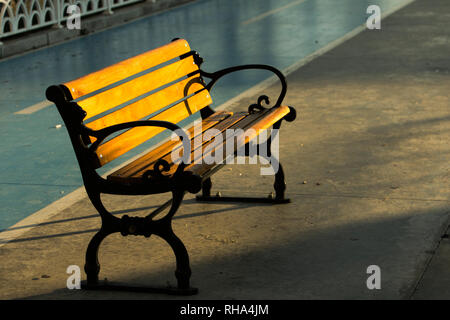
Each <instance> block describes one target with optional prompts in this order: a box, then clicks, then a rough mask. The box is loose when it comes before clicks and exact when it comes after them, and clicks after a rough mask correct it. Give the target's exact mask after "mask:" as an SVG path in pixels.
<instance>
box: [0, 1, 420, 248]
mask: <svg viewBox="0 0 450 320" xmlns="http://www.w3.org/2000/svg"><path fill="white" fill-rule="evenodd" d="M414 1H415V0H407V1H406V2H404V3H402V4H400V5H398V6H396V7H394V8H392V9H390V10H388V11H386V12H385V13H382V18H383V19H384V18H387V17H388V16H390V15H391V14H393V13H394V12H395V11H397V10H400V9H401V8H403V7H405V6H407V5H408V4H410V3H412V2H414ZM365 29H366V24H365V23H364V24H363V25H361V26H359V27H357V28H356V29H354V30H352V31H350V32H349V33H347V34H346V35H344V36H343V37H341V38H339V39H337V40H335V41H333V42H331V43H329V44H328V45H326V46H325V47H323V48H321V49H319V50H317V51H316V52H314V53H312V54H311V55H309V56H307V57H306V58H303V59H301V60H300V61H297V62H296V63H294V64H292V65H290V66H289V67H287V68H286V69H283V73H284V75H286V76H287V75H289V74H290V73H292V72H294V71H296V70H297V69H299V68H300V67H302V66H304V65H305V64H307V63H308V62H311V61H312V60H314V59H315V58H317V57H319V56H320V55H322V54H324V53H326V52H328V51H330V50H332V49H334V48H335V47H337V46H338V45H340V44H342V43H343V42H345V41H347V40H349V39H351V38H353V37H354V36H356V35H357V34H359V33H360V32H362V31H364V30H365ZM277 79H278V78H277V77H276V76H273V77H271V78H269V79H266V80H264V81H262V82H260V83H259V84H257V85H256V86H254V87H252V88H250V89H248V90H246V91H244V92H242V93H241V94H239V95H238V96H236V97H234V98H232V99H230V100H228V101H227V102H225V103H223V104H221V105H220V106H218V107H217V108H215V109H214V110H217V111H220V110H223V109H225V108H227V107H228V106H230V105H232V104H233V103H235V102H237V101H238V100H240V99H244V98H249V97H252V96H255V93H256V92H258V91H261V90H263V89H265V88H267V87H268V86H270V85H272V84H273V83H275V82H276V81H277ZM187 126H189V125H187ZM164 142H165V141H161V142H160V143H158V144H157V145H156V146H158V145H160V144H162V143H164ZM154 147H155V146H154ZM154 147H151V148H149V149H148V150H146V151H144V152H142V153H140V154H138V155H136V156H135V157H133V158H131V159H129V160H128V161H126V162H124V163H122V164H120V165H118V166H117V167H115V168H113V169H111V170H110V171H108V172H107V173H105V174H104V175H103V176H104V177H106V176H107V175H108V174H110V173H112V172H114V171H116V170H118V169H119V168H121V167H122V166H124V165H126V164H128V163H130V162H131V161H134V160H136V159H137V158H139V157H140V156H142V155H144V154H145V153H147V152H148V151H149V150H150V149H153V148H154ZM85 197H86V191H85V190H84V187H80V188H78V189H76V190H75V191H73V192H71V193H69V194H68V195H66V196H64V197H63V198H61V199H59V200H56V201H55V202H53V203H51V204H49V205H48V206H46V207H45V208H43V209H41V210H39V211H37V212H35V213H33V214H32V215H30V216H28V217H26V218H25V219H23V220H21V221H19V222H18V223H16V224H15V225H13V226H12V227H10V228H9V229H11V230H5V231H3V232H0V235H1V236H2V238H0V247H1V246H3V245H5V244H6V243H8V241H11V240H13V239H15V238H17V237H19V236H20V235H22V234H24V233H25V232H27V231H30V230H31V229H33V228H34V226H33V225H36V224H39V223H42V222H43V221H45V220H48V219H50V218H51V217H53V216H55V215H56V214H58V213H60V212H61V211H62V210H64V209H66V208H68V207H70V206H72V205H73V204H75V203H76V202H77V201H80V200H82V199H84V198H85ZM28 225H31V226H30V227H29V228H23V227H24V226H28Z"/></svg>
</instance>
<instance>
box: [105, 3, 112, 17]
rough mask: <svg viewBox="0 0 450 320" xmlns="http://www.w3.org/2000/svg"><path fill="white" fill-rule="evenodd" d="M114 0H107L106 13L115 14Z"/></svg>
mask: <svg viewBox="0 0 450 320" xmlns="http://www.w3.org/2000/svg"><path fill="white" fill-rule="evenodd" d="M112 1H113V0H106V11H105V14H113V11H112Z"/></svg>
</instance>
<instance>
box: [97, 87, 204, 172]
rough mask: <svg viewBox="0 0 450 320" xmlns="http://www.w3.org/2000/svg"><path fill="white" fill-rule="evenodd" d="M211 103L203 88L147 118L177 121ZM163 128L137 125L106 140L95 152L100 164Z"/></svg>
mask: <svg viewBox="0 0 450 320" xmlns="http://www.w3.org/2000/svg"><path fill="white" fill-rule="evenodd" d="M211 103H212V100H211V97H210V95H209V92H208V91H207V90H203V91H201V92H199V93H198V94H196V95H194V96H192V97H190V98H189V99H187V100H186V101H183V102H180V103H178V104H176V105H175V106H173V107H171V108H170V109H167V110H164V111H163V112H161V113H159V114H158V115H156V116H154V117H152V118H151V119H149V120H163V121H169V122H172V123H178V122H180V121H181V120H184V119H185V118H187V117H189V116H190V115H191V114H193V113H195V112H196V111H198V110H200V109H202V108H203V107H205V106H208V105H210V104H211ZM186 105H187V106H186ZM163 130H164V128H160V127H138V128H133V129H130V130H128V131H125V132H124V133H122V134H120V135H118V136H117V137H115V138H113V139H111V140H108V141H106V142H105V143H103V144H101V145H100V146H99V147H98V149H97V152H96V153H97V156H98V159H99V164H100V166H103V165H105V164H106V163H108V162H110V161H112V160H114V159H116V158H117V157H119V156H121V155H123V154H124V153H125V152H128V151H130V150H131V149H133V148H135V147H137V146H138V145H140V144H141V143H143V142H145V141H147V140H148V139H150V138H152V137H154V136H155V135H157V134H158V133H161V132H162V131H163Z"/></svg>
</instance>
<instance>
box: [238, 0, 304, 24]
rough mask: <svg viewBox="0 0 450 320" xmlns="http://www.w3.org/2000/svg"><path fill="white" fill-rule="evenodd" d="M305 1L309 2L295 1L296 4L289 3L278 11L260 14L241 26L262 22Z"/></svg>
mask: <svg viewBox="0 0 450 320" xmlns="http://www.w3.org/2000/svg"><path fill="white" fill-rule="evenodd" d="M305 1H307V0H297V1H294V2H291V3H288V4H286V5H284V6H282V7H279V8H277V9H273V10H269V11H267V12H265V13H262V14H260V15H259V16H256V17H253V18H251V19H248V20H245V21H243V22H241V24H242V25H244V26H245V25H248V24H250V23H253V22H256V21H259V20H261V19H264V18H265V17H268V16H270V15H272V14H275V13H277V12H280V11H283V10H285V9H287V8H290V7H293V6H296V5H298V4H300V3H303V2H305Z"/></svg>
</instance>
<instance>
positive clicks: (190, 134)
mask: <svg viewBox="0 0 450 320" xmlns="http://www.w3.org/2000/svg"><path fill="white" fill-rule="evenodd" d="M202 61H203V59H202V58H201V57H200V56H199V55H198V53H197V52H195V51H192V50H191V49H190V47H189V45H188V43H187V41H186V40H183V39H174V40H173V41H172V42H170V43H169V44H167V45H164V46H162V47H159V48H157V49H154V50H151V51H148V52H145V53H143V54H140V55H138V56H135V57H133V58H129V59H127V60H124V61H122V62H119V63H117V64H114V65H112V66H109V67H107V68H104V69H102V70H100V71H96V72H93V73H90V74H88V75H85V76H83V77H81V78H79V79H76V80H73V81H70V82H67V83H64V84H60V85H53V86H50V87H49V88H48V89H47V91H46V96H47V99H48V100H50V101H52V102H54V103H55V104H56V106H57V108H58V111H59V113H60V114H61V117H62V118H63V121H64V123H65V126H66V128H67V130H68V133H69V136H70V139H71V142H72V145H73V148H74V151H75V154H76V157H77V160H78V163H79V166H80V170H81V174H82V177H83V182H84V186H85V189H86V192H87V195H88V197H89V198H90V200H91V202H92V204H93V205H94V207H95V208H96V209H97V210H98V212H99V214H100V216H101V221H102V225H101V228H100V230H99V231H98V232H97V233H96V234H95V235H94V237H93V238H92V239H91V241H90V242H89V245H88V248H87V251H86V263H85V267H84V270H85V272H86V275H87V281H85V282H84V281H83V287H84V288H87V289H112V290H136V291H150V292H164V293H172V294H181V295H189V294H195V293H196V292H197V289H196V288H192V287H190V284H189V281H190V275H191V269H190V265H189V256H188V253H187V250H186V248H185V246H184V244H183V242H182V241H181V240H180V239H179V238H178V237H177V236H176V235H175V233H174V232H173V229H172V218H173V216H174V214H175V212H176V211H177V209H178V207H179V206H180V204H181V202H182V199H183V196H184V195H185V193H186V192H190V193H198V192H200V191H201V195H198V196H197V199H198V200H205V201H215V200H224V201H236V200H244V201H263V202H270V203H285V202H288V201H289V200H288V199H286V198H285V196H284V192H285V188H286V186H285V182H284V173H283V169H282V167H281V165H279V168H278V171H277V172H276V174H275V183H274V189H275V195H274V196H272V197H269V198H242V197H241V198H233V197H221V196H211V194H210V190H211V178H210V177H211V176H212V175H213V174H214V173H215V172H217V171H218V170H219V169H220V168H222V167H223V166H224V165H225V163H220V162H217V163H203V162H202V161H193V160H195V159H194V157H195V156H196V155H198V153H195V148H202V149H203V150H206V148H207V147H208V146H209V147H210V149H212V150H213V151H215V150H216V148H221V147H224V145H225V144H226V143H225V142H226V141H227V139H228V138H227V137H226V135H225V132H226V130H227V129H242V130H243V131H244V132H249V129H252V130H253V131H251V132H253V136H252V135H248V136H246V137H245V139H244V140H243V143H244V144H243V146H242V145H241V146H239V145H238V144H234V150H232V156H235V155H236V154H237V153H236V152H237V151H238V149H239V150H245V155H248V152H249V150H250V148H249V146H250V144H251V143H253V142H252V141H254V138H255V135H258V133H259V132H261V131H260V130H264V129H268V128H274V129H278V128H280V124H281V121H282V120H283V119H284V120H287V121H293V120H294V119H295V116H296V113H295V110H294V109H293V108H292V107H288V106H282V105H281V103H282V100H283V98H284V96H285V94H286V88H287V87H286V81H285V78H284V77H283V75H282V73H281V72H280V71H278V70H277V69H275V68H273V67H270V66H266V65H244V66H236V67H232V68H228V69H224V70H221V71H217V72H214V73H208V72H205V71H203V70H201V69H200V65H201V63H202ZM245 69H265V70H268V71H271V72H273V73H275V75H276V76H278V78H279V79H280V81H281V85H282V89H281V94H280V96H279V97H278V99H277V101H276V103H275V105H274V106H273V107H268V106H266V107H264V106H263V105H262V104H263V102H265V103H266V104H268V103H269V100H268V98H267V97H266V96H261V97H260V98H259V99H258V102H257V103H255V104H253V105H251V106H250V107H249V110H248V112H237V113H232V112H226V111H218V112H215V111H213V110H212V108H211V107H210V104H211V103H212V100H211V96H210V91H211V88H212V87H213V85H214V84H215V83H216V81H217V80H218V79H219V78H221V77H222V76H224V75H226V74H229V73H231V72H234V71H239V70H245ZM204 78H208V79H210V81H209V82H208V83H207V84H206V83H205V81H204ZM194 114H197V115H199V118H200V117H201V119H200V120H201V126H199V123H198V122H196V123H194V125H192V126H191V127H190V128H188V129H186V130H185V131H183V130H181V128H180V127H179V126H178V125H177V123H179V122H180V121H182V120H183V119H186V118H188V117H190V116H191V115H194ZM87 120H89V121H87ZM199 127H200V129H199ZM212 128H214V129H216V131H215V132H219V133H220V134H221V135H223V137H224V139H223V143H222V144H217V145H214V144H212V141H213V140H214V139H209V140H208V139H205V140H206V141H203V142H202V143H201V144H200V146H196V145H195V143H194V142H195V141H194V140H195V138H196V136H195V134H196V135H197V136H198V135H204V134H205V133H206V132H207V130H208V129H212ZM166 130H169V132H170V131H173V132H174V133H175V134H176V136H175V137H177V136H178V137H179V139H176V140H174V139H171V140H169V139H166V140H164V141H162V142H161V143H159V144H157V145H156V146H154V147H153V148H150V149H149V150H148V151H147V152H144V153H143V155H142V156H139V157H137V159H135V160H133V161H131V162H129V163H128V164H126V165H123V167H121V168H120V169H118V170H116V171H115V172H113V173H111V174H109V175H108V176H107V177H106V178H104V177H102V176H101V175H100V174H99V173H98V172H97V169H99V168H101V167H102V166H104V165H106V164H107V163H109V162H111V161H112V160H114V159H116V158H118V157H119V156H122V155H123V154H125V153H126V152H128V151H130V150H131V149H133V148H135V147H138V146H140V145H141V144H143V143H145V142H147V141H148V140H149V139H157V137H156V136H157V135H158V134H160V133H161V132H163V131H165V132H167V131H166ZM199 130H201V131H200V132H199ZM255 132H256V133H255ZM197 138H198V137H197ZM231 138H233V139H235V137H231ZM270 142H271V136H269V137H268V138H267V140H266V142H265V143H266V147H267V148H268V149H269V153H268V155H269V156H270V155H271V154H270ZM260 145H261V144H260ZM177 148H181V149H180V150H179V151H180V152H179V154H180V159H179V160H183V161H176V159H175V160H173V157H172V156H171V155H172V151H173V150H174V149H177ZM242 148H244V149H242ZM210 151H211V150H210ZM228 151H230V150H228ZM226 155H229V154H228V153H223V157H224V158H225V156H226ZM202 156H203V154H202ZM189 160H190V162H189ZM197 160H202V159H197ZM276 161H278V159H277V160H276ZM168 192H171V193H172V197H171V200H169V201H167V202H166V203H164V204H163V205H162V206H161V207H159V208H158V209H156V210H154V211H153V212H151V213H150V214H149V215H148V216H146V217H129V216H128V215H124V216H122V217H121V218H119V217H117V216H115V215H113V214H111V213H110V212H109V211H108V210H106V208H105V207H104V205H103V204H102V201H101V198H100V195H101V194H102V193H106V194H119V195H147V194H159V193H168ZM167 208H169V209H168V212H167V214H165V215H164V216H163V217H162V218H159V219H157V218H156V216H157V215H158V214H161V213H162V212H163V211H164V210H165V209H167ZM116 232H120V233H121V234H122V235H123V236H126V235H144V236H145V237H149V236H150V235H157V236H159V237H161V238H162V239H164V240H165V241H167V243H168V244H169V245H170V246H171V248H172V250H173V251H174V254H175V258H176V271H175V276H176V278H177V287H173V288H172V287H167V288H148V287H145V288H144V287H142V288H140V287H130V286H126V285H122V284H116V283H113V282H105V281H99V279H98V274H99V271H100V265H99V262H98V257H97V256H98V249H99V246H100V243H101V242H102V240H103V239H105V237H107V236H108V235H110V234H112V233H116Z"/></svg>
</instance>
